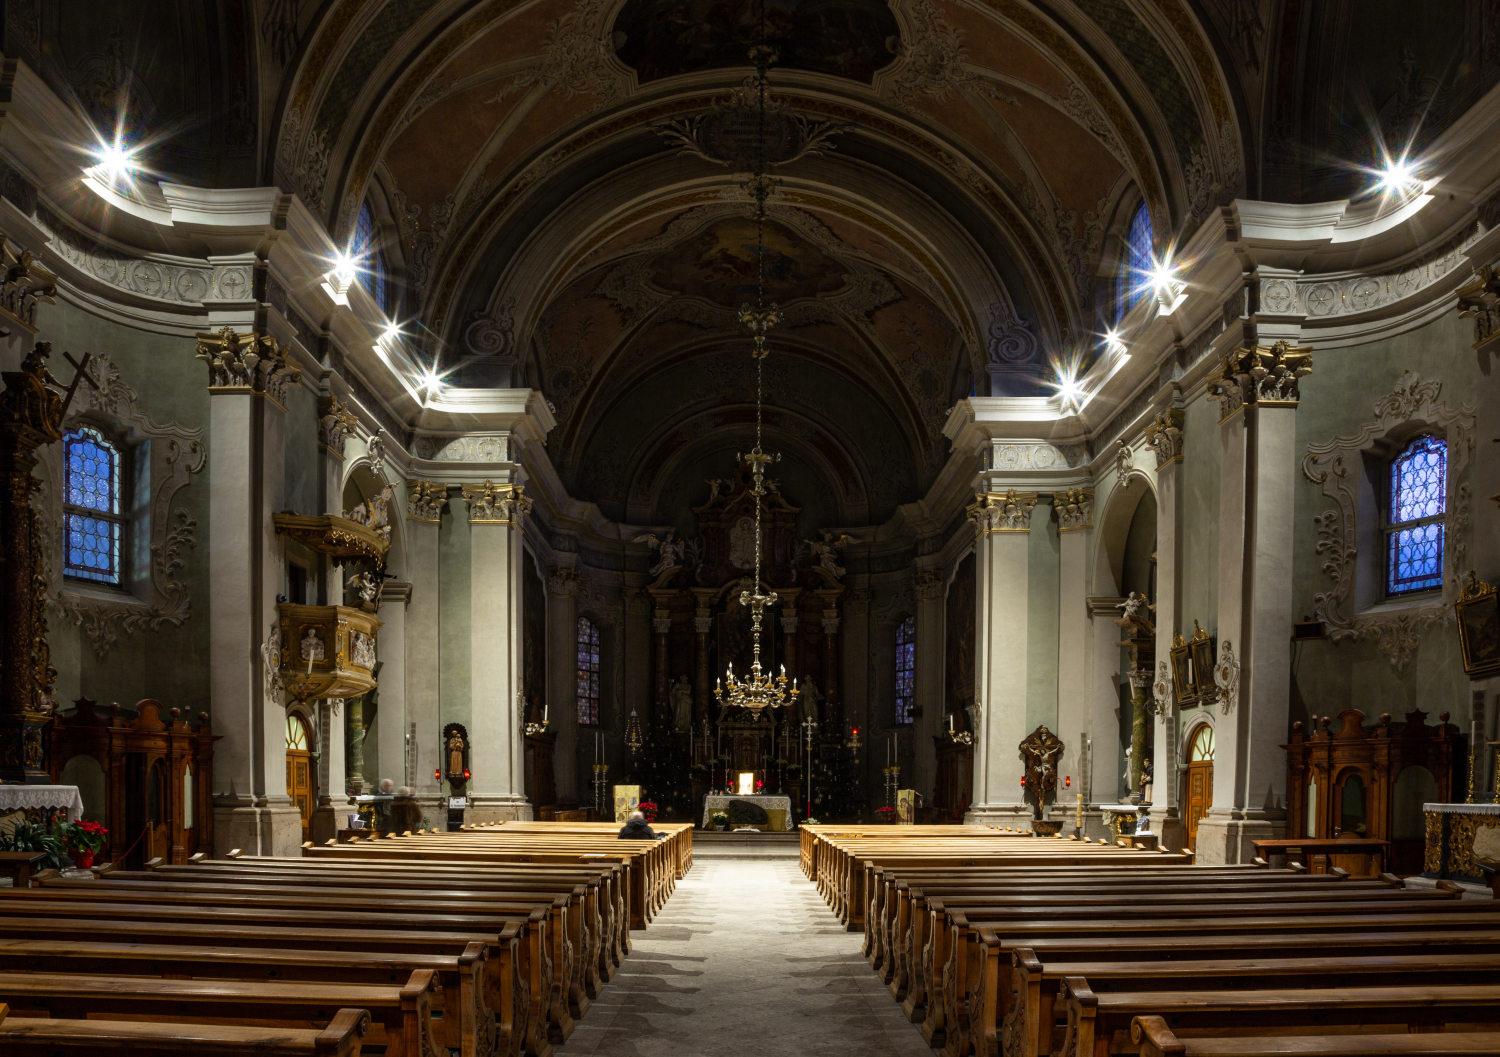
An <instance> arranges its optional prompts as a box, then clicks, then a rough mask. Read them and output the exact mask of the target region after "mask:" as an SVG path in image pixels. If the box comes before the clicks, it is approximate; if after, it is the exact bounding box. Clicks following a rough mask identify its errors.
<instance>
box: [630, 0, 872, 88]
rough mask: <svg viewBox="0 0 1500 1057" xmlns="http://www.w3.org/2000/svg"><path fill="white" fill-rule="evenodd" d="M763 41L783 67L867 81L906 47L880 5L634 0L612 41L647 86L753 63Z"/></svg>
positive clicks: (819, 0)
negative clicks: (753, 52) (754, 50)
mask: <svg viewBox="0 0 1500 1057" xmlns="http://www.w3.org/2000/svg"><path fill="white" fill-rule="evenodd" d="M762 8H764V11H765V31H764V34H762V28H761V10H762ZM761 40H765V41H767V42H769V43H770V44H771V45H772V46H774V47H775V48H776V49H777V52H778V59H777V65H778V66H780V67H781V68H782V69H790V70H810V71H812V72H814V73H824V74H829V75H831V76H834V77H847V78H849V79H851V80H854V81H862V82H864V83H865V84H869V83H870V82H871V80H872V79H873V78H874V76H875V72H876V71H877V70H880V69H882V68H884V67H886V66H889V65H890V63H891V61H892V60H893V59H895V57H896V53H897V51H898V50H899V47H900V37H899V29H898V27H897V25H896V19H895V16H894V15H893V14H892V13H891V9H890V7H889V6H888V5H887V4H885V3H884V2H882V0H815V2H812V3H807V2H803V0H629V2H628V3H626V5H625V7H624V8H623V9H622V10H621V11H620V16H619V18H618V19H616V21H615V24H614V33H613V36H612V43H613V44H614V48H615V54H616V55H618V56H619V57H620V61H621V62H623V63H625V65H627V66H630V67H632V68H633V69H634V70H635V71H636V75H637V77H638V78H639V80H640V82H641V83H642V84H645V83H647V82H648V81H655V80H658V79H660V78H663V77H673V76H676V75H678V74H684V73H696V72H697V71H699V70H713V69H724V68H735V67H746V66H749V65H750V63H749V60H748V59H747V57H746V56H747V53H748V52H749V50H750V46H751V45H752V44H755V43H757V42H759V41H761Z"/></svg>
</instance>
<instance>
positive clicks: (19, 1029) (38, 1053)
mask: <svg viewBox="0 0 1500 1057" xmlns="http://www.w3.org/2000/svg"><path fill="white" fill-rule="evenodd" d="M369 1028H370V1014H369V1013H368V1012H366V1011H365V1010H363V1009H340V1010H339V1011H338V1012H337V1013H335V1014H334V1015H333V1017H332V1019H331V1020H329V1022H328V1026H327V1027H326V1028H274V1027H258V1026H257V1027H252V1026H247V1025H241V1024H184V1023H179V1022H177V1021H170V1020H167V1021H151V1022H147V1021H140V1020H52V1019H48V1018H45V1017H12V1016H7V1015H6V1007H5V1006H4V1005H0V1053H4V1054H5V1055H6V1057H58V1055H59V1054H63V1055H67V1054H74V1053H76V1054H78V1055H79V1057H94V1055H95V1054H100V1053H108V1052H110V1051H113V1050H118V1051H120V1052H122V1053H125V1054H129V1057H360V1049H361V1046H362V1044H363V1041H364V1036H365V1033H366V1032H367V1031H369Z"/></svg>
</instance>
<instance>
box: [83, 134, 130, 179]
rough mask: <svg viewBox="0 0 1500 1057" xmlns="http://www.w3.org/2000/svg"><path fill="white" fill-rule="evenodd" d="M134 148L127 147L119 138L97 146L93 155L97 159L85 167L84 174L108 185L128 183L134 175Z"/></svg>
mask: <svg viewBox="0 0 1500 1057" xmlns="http://www.w3.org/2000/svg"><path fill="white" fill-rule="evenodd" d="M135 154H136V152H135V148H134V147H127V146H125V145H124V144H122V143H121V142H120V141H119V140H115V141H114V142H113V143H107V144H103V145H101V146H99V147H98V148H97V149H96V150H95V151H94V157H96V158H98V159H99V160H98V161H97V162H96V163H95V164H93V165H91V166H89V167H88V168H87V169H85V170H84V171H83V172H84V175H85V176H91V177H93V178H94V179H96V180H100V181H102V182H104V183H105V184H107V185H108V186H110V187H113V186H115V185H116V184H122V183H129V182H130V178H131V177H132V176H134V175H135V170H136V162H135Z"/></svg>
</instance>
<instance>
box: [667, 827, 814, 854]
mask: <svg viewBox="0 0 1500 1057" xmlns="http://www.w3.org/2000/svg"><path fill="white" fill-rule="evenodd" d="M801 849H802V843H801V837H800V835H799V834H798V833H797V832H796V831H793V832H791V833H746V832H745V831H743V830H741V831H739V832H737V833H736V832H725V833H720V832H718V831H717V830H703V829H700V830H694V831H693V858H695V859H697V858H705V859H795V858H797V857H798V856H799V855H800V854H801Z"/></svg>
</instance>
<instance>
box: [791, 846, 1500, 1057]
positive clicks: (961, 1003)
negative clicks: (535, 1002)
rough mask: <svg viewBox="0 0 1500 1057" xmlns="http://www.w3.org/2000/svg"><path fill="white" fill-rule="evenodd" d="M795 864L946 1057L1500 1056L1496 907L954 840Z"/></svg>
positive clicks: (1374, 880) (1252, 872)
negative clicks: (858, 935)
mask: <svg viewBox="0 0 1500 1057" xmlns="http://www.w3.org/2000/svg"><path fill="white" fill-rule="evenodd" d="M1124 843H1126V842H1122V844H1124ZM802 865H803V869H804V871H805V872H806V873H807V874H808V876H809V878H810V879H812V880H813V881H814V882H815V883H816V884H817V886H818V889H819V891H820V892H821V893H822V895H823V896H824V898H825V899H826V900H827V901H828V903H829V905H830V907H831V908H832V909H833V910H834V912H835V913H836V914H837V915H838V916H839V919H840V920H841V921H842V922H844V924H845V925H846V927H848V928H850V929H851V930H855V931H862V932H863V933H864V940H865V942H864V952H865V954H866V956H867V957H868V959H869V961H870V964H871V965H872V966H873V967H874V969H875V971H876V972H878V973H879V974H880V976H881V979H882V980H883V981H884V982H885V983H886V984H887V985H888V987H889V989H890V992H891V995H892V997H893V998H895V999H896V1000H897V1001H899V1002H901V1005H902V1011H903V1012H904V1013H905V1015H906V1016H907V1018H908V1019H909V1020H911V1021H912V1022H914V1023H916V1024H918V1025H919V1026H920V1030H921V1032H922V1035H923V1037H924V1038H925V1039H926V1040H927V1041H928V1043H929V1044H930V1045H932V1046H933V1047H934V1048H935V1049H940V1050H941V1051H942V1053H943V1055H944V1057H968V1055H969V1054H975V1055H979V1057H991V1055H994V1057H999V1055H1000V1054H1002V1053H1003V1054H1004V1057H1054V1055H1057V1057H1109V1055H1110V1054H1120V1053H1130V1054H1141V1055H1143V1057H1156V1055H1171V1057H1195V1055H1202V1057H1234V1055H1239V1054H1243V1055H1251V1054H1255V1055H1260V1054H1279V1055H1295V1054H1329V1055H1332V1054H1339V1055H1352V1054H1386V1053H1422V1054H1442V1053H1469V1054H1472V1053H1497V1054H1500V909H1497V907H1496V905H1495V904H1494V903H1493V902H1492V901H1487V900H1464V899H1461V898H1460V896H1461V894H1462V893H1461V892H1460V891H1459V890H1458V889H1457V888H1456V886H1453V885H1451V884H1448V883H1446V882H1441V883H1440V884H1439V886H1438V887H1437V888H1428V889H1410V888H1406V887H1404V885H1403V883H1402V881H1401V880H1400V879H1399V878H1396V877H1394V876H1392V875H1390V874H1383V875H1381V876H1379V877H1370V878H1352V877H1350V876H1348V875H1347V874H1346V873H1344V872H1343V871H1337V870H1336V871H1334V872H1331V873H1326V874H1308V873H1307V872H1305V871H1304V870H1302V869H1301V868H1291V869H1270V868H1268V867H1266V866H1265V865H1264V864H1256V865H1246V866H1225V867H1202V866H1194V865H1192V863H1191V855H1190V854H1189V853H1170V852H1157V851H1145V850H1139V849H1135V848H1130V847H1124V846H1115V845H1109V844H1104V843H1099V844H1091V843H1087V842H1081V841H1076V840H1066V839H1047V838H1040V837H1035V836H1032V835H1031V834H1029V833H1021V832H1006V831H1003V830H995V829H989V828H985V827H952V826H934V827H891V828H889V829H887V828H885V827H878V828H872V829H869V830H855V829H850V828H847V827H846V828H839V827H832V826H822V827H807V828H804V831H803V838H802Z"/></svg>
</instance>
